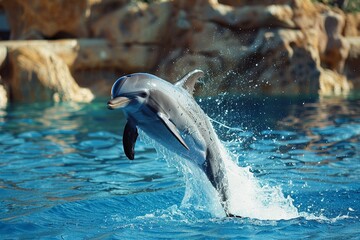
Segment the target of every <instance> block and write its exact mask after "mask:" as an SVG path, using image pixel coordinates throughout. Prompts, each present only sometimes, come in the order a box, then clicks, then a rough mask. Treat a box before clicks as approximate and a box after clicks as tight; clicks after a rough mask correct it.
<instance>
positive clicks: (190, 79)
mask: <svg viewBox="0 0 360 240" xmlns="http://www.w3.org/2000/svg"><path fill="white" fill-rule="evenodd" d="M203 76H204V72H203V71H201V70H199V69H195V70H194V71H191V72H189V73H188V74H186V75H185V76H183V77H182V78H181V79H180V80H179V81H177V82H176V83H175V84H174V85H175V86H178V87H183V88H185V89H186V90H187V91H188V92H189V93H190V94H191V95H192V94H193V93H194V88H195V83H196V82H197V80H198V79H199V78H201V77H203Z"/></svg>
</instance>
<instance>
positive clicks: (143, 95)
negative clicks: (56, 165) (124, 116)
mask: <svg viewBox="0 0 360 240" xmlns="http://www.w3.org/2000/svg"><path fill="white" fill-rule="evenodd" d="M139 96H140V97H142V98H146V97H147V96H148V93H147V92H146V91H143V92H141V93H140V94H139Z"/></svg>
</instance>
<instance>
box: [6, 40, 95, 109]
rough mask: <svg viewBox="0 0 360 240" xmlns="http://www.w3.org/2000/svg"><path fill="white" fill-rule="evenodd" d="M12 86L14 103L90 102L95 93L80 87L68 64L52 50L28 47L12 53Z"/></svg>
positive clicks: (10, 73)
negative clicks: (50, 101) (49, 101)
mask: <svg viewBox="0 0 360 240" xmlns="http://www.w3.org/2000/svg"><path fill="white" fill-rule="evenodd" d="M8 55H9V78H10V81H9V86H10V89H11V97H12V99H13V100H14V101H21V102H28V101H31V102H32V101H47V100H53V101H60V100H70V101H76V102H89V101H91V100H92V99H93V94H92V93H91V92H90V90H88V89H86V88H80V87H79V86H78V84H77V83H76V82H75V80H74V79H73V78H72V76H71V73H70V71H69V69H68V66H67V65H66V64H65V62H64V61H63V60H62V59H61V58H60V57H59V56H58V55H56V54H55V53H53V52H52V51H51V50H48V49H43V48H41V47H35V46H27V47H19V48H15V49H10V50H9V53H8Z"/></svg>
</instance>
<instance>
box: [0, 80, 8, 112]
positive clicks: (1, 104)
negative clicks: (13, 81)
mask: <svg viewBox="0 0 360 240" xmlns="http://www.w3.org/2000/svg"><path fill="white" fill-rule="evenodd" d="M7 104H8V93H7V91H6V88H5V86H4V85H3V84H1V83H0V109H2V108H5V107H6V106H7Z"/></svg>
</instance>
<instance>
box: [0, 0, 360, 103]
mask: <svg viewBox="0 0 360 240" xmlns="http://www.w3.org/2000/svg"><path fill="white" fill-rule="evenodd" d="M0 4H1V5H2V7H3V8H4V10H5V12H6V14H7V16H8V22H9V24H10V29H11V39H12V40H16V41H2V42H0V50H1V49H2V51H0V55H1V56H0V58H1V59H0V60H1V70H0V76H1V80H0V87H1V86H2V88H1V89H3V90H2V92H5V90H7V92H8V93H7V96H8V97H9V98H10V100H12V101H37V100H45V99H54V100H76V101H89V100H91V99H92V93H91V92H90V91H89V90H87V89H86V88H89V89H90V90H91V91H92V92H93V93H94V94H95V95H96V96H105V95H106V96H107V95H108V92H109V89H110V87H111V85H112V83H113V82H114V80H115V79H116V78H117V77H119V76H120V75H122V74H127V73H131V72H138V71H142V72H151V73H155V74H157V75H159V76H161V77H163V78H165V79H167V80H169V81H172V82H173V81H175V80H176V79H178V78H179V77H180V76H182V75H184V74H185V73H186V72H187V71H190V70H193V69H194V68H199V69H202V70H204V71H205V72H206V73H207V77H206V78H207V79H206V84H205V85H204V86H203V88H202V89H200V90H199V91H198V94H216V93H219V92H223V91H227V92H242V93H265V94H291V95H295V94H321V95H334V94H335V95H341V94H347V93H348V92H349V91H350V90H352V89H359V88H360V84H359V81H360V72H359V70H358V67H357V66H359V57H360V51H358V50H359V49H360V14H359V13H352V14H345V13H344V12H342V11H341V10H340V9H337V8H330V7H328V6H325V5H321V4H314V3H312V2H311V1H310V0H254V1H250V0H249V1H247V0H246V1H245V0H244V1H232V0H196V1H186V0H163V1H151V3H150V4H148V3H144V2H141V1H131V0H78V1H70V0H57V1H46V0H29V1H22V0H2V1H1V2H0ZM39 39H42V40H39ZM59 39H67V40H59ZM19 40H21V41H19ZM29 46H30V47H29ZM79 85H80V86H81V87H79ZM34 86H35V87H34ZM83 87H85V88H83ZM31 89H33V91H35V92H36V93H31ZM0 99H1V97H0ZM3 99H5V98H3Z"/></svg>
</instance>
